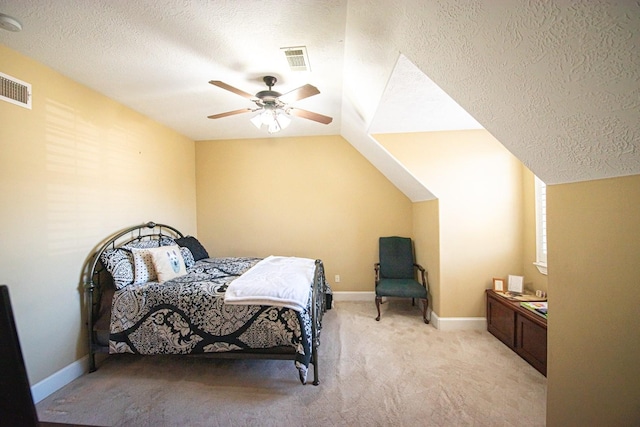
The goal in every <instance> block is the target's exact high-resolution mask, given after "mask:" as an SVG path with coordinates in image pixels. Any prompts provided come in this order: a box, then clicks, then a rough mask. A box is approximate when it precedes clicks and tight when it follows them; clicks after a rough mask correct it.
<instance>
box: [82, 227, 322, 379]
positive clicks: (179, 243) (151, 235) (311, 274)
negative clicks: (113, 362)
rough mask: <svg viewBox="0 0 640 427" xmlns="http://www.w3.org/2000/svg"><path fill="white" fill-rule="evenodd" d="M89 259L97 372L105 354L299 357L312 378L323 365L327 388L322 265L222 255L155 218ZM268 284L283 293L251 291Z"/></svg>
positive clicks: (92, 363)
mask: <svg viewBox="0 0 640 427" xmlns="http://www.w3.org/2000/svg"><path fill="white" fill-rule="evenodd" d="M87 265H88V271H87V280H86V283H85V290H86V298H87V299H86V308H87V328H88V335H89V371H90V372H93V371H95V370H96V369H97V367H96V358H95V355H96V353H108V354H118V353H133V354H141V355H153V354H182V355H185V354H190V355H193V354H202V355H207V356H208V357H221V358H247V357H250V358H265V359H289V360H293V361H294V364H295V367H296V368H297V370H298V374H299V378H300V381H301V382H302V383H303V384H306V382H307V374H308V370H309V366H310V365H313V384H314V385H318V384H319V377H318V346H319V345H320V332H321V329H322V318H323V314H324V313H325V311H326V310H327V309H328V308H330V304H331V298H330V295H331V289H330V287H329V285H328V284H327V282H326V279H325V275H324V266H323V264H322V261H320V260H309V259H305V258H295V257H267V258H264V259H262V258H252V257H226V258H212V257H209V254H208V253H207V251H206V249H205V248H204V247H203V246H202V245H201V244H200V242H198V240H197V239H196V238H194V237H192V236H185V235H183V234H182V233H181V232H180V231H178V230H177V229H176V228H174V227H172V226H169V225H165V224H156V223H154V222H148V223H146V224H142V225H138V226H134V227H130V228H127V229H125V230H121V231H119V232H116V233H114V234H113V235H112V236H110V237H108V238H107V239H105V241H104V242H103V243H102V244H100V245H98V249H97V250H96V251H95V252H94V253H93V255H92V256H91V257H90V260H89V262H88V264H87ZM265 275H266V276H265ZM265 277H266V279H265ZM261 278H263V279H264V280H263V282H260V279H261ZM276 279H278V280H283V281H284V282H286V283H281V282H276V281H275V280H276ZM265 283H268V284H269V286H271V287H273V286H275V287H277V290H276V291H277V292H280V294H278V295H276V297H275V298H274V297H268V298H267V299H261V298H262V297H261V296H260V295H254V294H252V293H251V292H249V289H251V286H252V285H254V287H257V288H258V289H263V288H264V287H265ZM276 283H277V284H276ZM261 286H262V288H261ZM282 289H285V290H286V292H285V291H283V290H282ZM294 290H295V291H294ZM282 292H284V294H283V293H282Z"/></svg>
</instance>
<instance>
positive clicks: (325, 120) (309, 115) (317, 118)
mask: <svg viewBox="0 0 640 427" xmlns="http://www.w3.org/2000/svg"><path fill="white" fill-rule="evenodd" d="M289 114H293V115H294V116H298V117H302V118H305V119H309V120H313V121H314V122H318V123H322V124H325V125H328V124H329V123H331V122H332V121H333V118H332V117H329V116H323V115H322V114H318V113H314V112H311V111H307V110H301V109H300V108H291V109H289Z"/></svg>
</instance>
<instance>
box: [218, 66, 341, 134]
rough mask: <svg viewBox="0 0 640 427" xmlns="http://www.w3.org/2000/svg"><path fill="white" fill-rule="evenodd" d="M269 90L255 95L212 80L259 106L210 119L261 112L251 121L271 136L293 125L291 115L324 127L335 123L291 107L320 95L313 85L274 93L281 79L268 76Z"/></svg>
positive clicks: (266, 78)
mask: <svg viewBox="0 0 640 427" xmlns="http://www.w3.org/2000/svg"><path fill="white" fill-rule="evenodd" d="M262 80H263V81H264V83H265V84H266V85H267V87H268V88H269V90H263V91H260V92H258V93H256V94H255V95H251V94H250V93H247V92H245V91H243V90H240V89H238V88H235V87H233V86H231V85H228V84H226V83H224V82H221V81H220V80H211V81H210V82H209V83H211V84H212V85H214V86H218V87H220V88H222V89H225V90H228V91H229V92H233V93H235V94H237V95H240V96H242V97H243V98H247V99H249V100H250V101H252V102H254V103H255V104H256V107H255V108H241V109H239V110H233V111H227V112H226V113H220V114H213V115H211V116H208V117H209V118H210V119H220V118H222V117H227V116H233V115H236V114H242V113H248V112H258V111H259V112H260V114H258V115H256V116H255V117H253V118H252V119H251V122H252V123H253V124H254V125H255V126H256V127H257V128H258V129H260V128H261V127H262V126H263V125H264V126H267V127H268V130H269V133H274V132H278V131H280V130H282V129H284V128H285V127H287V126H288V125H289V123H290V122H291V119H290V118H289V115H294V116H298V117H302V118H304V119H309V120H313V121H315V122H318V123H322V124H325V125H327V124H329V123H331V122H332V121H333V118H331V117H329V116H324V115H322V114H318V113H314V112H311V111H307V110H303V109H300V108H295V107H291V106H290V105H289V103H290V102H294V101H299V100H301V99H305V98H309V97H310V96H313V95H317V94H319V93H320V91H319V90H318V88H316V87H315V86H312V85H310V84H306V85H304V86H300V87H299V88H297V89H294V90H292V91H290V92H287V93H285V94H281V93H280V92H276V91H275V90H271V88H272V87H273V86H274V85H275V84H276V82H277V81H278V79H276V78H275V77H273V76H265V77H264V78H263V79H262Z"/></svg>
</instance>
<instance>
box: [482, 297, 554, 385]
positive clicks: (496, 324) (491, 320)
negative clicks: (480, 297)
mask: <svg viewBox="0 0 640 427" xmlns="http://www.w3.org/2000/svg"><path fill="white" fill-rule="evenodd" d="M487 330H488V331H489V332H491V333H492V334H493V335H495V336H496V337H497V338H498V339H499V340H500V341H502V342H503V343H505V344H506V345H507V347H509V348H510V349H512V350H513V351H515V352H516V353H518V354H519V355H520V357H522V358H523V359H524V360H526V361H527V362H529V364H531V366H533V367H534V368H536V369H537V370H538V371H540V373H542V374H543V375H544V376H546V375H547V319H545V318H544V317H542V316H539V315H537V314H535V313H533V312H531V311H529V310H527V309H526V308H523V307H521V306H520V301H512V300H510V299H507V298H505V297H504V296H502V295H500V294H498V293H496V292H495V291H494V290H493V289H487Z"/></svg>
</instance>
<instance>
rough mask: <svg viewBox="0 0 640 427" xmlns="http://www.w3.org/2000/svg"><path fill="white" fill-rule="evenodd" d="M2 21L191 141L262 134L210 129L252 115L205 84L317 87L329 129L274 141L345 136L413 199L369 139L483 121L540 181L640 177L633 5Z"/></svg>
mask: <svg viewBox="0 0 640 427" xmlns="http://www.w3.org/2000/svg"><path fill="white" fill-rule="evenodd" d="M0 12H1V13H5V14H8V15H12V16H14V17H16V18H18V19H19V20H20V21H21V22H22V24H23V27H24V29H23V31H22V32H20V33H10V32H6V31H0V43H3V44H5V45H6V46H8V47H10V48H12V49H15V50H17V51H19V52H21V53H23V54H25V55H27V56H29V57H31V58H34V59H36V60H38V61H40V62H42V63H44V64H47V65H49V66H50V67H52V68H53V69H55V70H57V71H59V72H60V73H62V74H64V75H66V76H68V77H70V78H72V79H74V80H76V81H78V82H80V83H83V84H85V85H87V86H89V87H91V88H93V89H95V90H97V91H99V92H101V93H103V94H105V95H107V96H109V97H111V98H113V99H115V100H117V101H119V102H121V103H123V104H125V105H127V106H129V107H131V108H133V109H135V110H137V111H140V112H141V113H143V114H145V115H147V116H149V117H151V118H153V119H155V120H157V121H158V122H161V123H164V124H166V125H168V126H169V127H171V128H173V129H176V130H177V131H178V132H180V133H182V134H184V135H186V136H188V137H190V138H192V139H194V140H203V139H219V138H225V139H226V138H261V137H266V136H267V135H266V134H264V133H263V132H260V131H258V130H257V129H255V128H253V127H252V126H251V125H250V124H249V123H248V118H249V117H250V116H249V117H248V115H240V116H234V117H227V118H224V119H219V120H209V119H206V116H207V115H210V114H214V113H220V112H224V111H228V110H235V109H239V108H245V107H251V106H252V105H253V104H251V103H249V101H247V100H246V99H244V98H241V97H239V96H237V95H234V94H232V93H230V92H227V91H224V90H222V89H220V88H217V87H214V86H211V85H209V84H208V83H207V82H208V81H209V80H212V79H215V80H222V81H224V82H226V83H228V84H231V85H233V86H236V87H238V88H240V89H242V90H244V91H247V92H250V93H255V92H257V91H259V90H262V89H264V88H265V87H264V85H263V83H262V81H261V78H262V76H264V75H265V74H272V75H275V76H276V77H278V78H279V82H278V84H277V85H276V87H275V88H274V89H276V90H278V91H280V92H283V93H284V92H287V91H288V90H291V89H293V88H296V87H299V86H301V85H303V84H305V83H311V84H313V85H315V86H317V87H318V88H319V89H320V91H321V93H320V94H319V95H316V96H314V97H311V98H307V99H305V100H301V101H298V102H297V103H295V104H294V105H295V106H297V107H300V108H303V109H307V110H311V111H315V112H318V113H321V114H325V115H329V116H332V117H333V118H334V121H333V123H331V124H330V125H321V124H318V123H315V122H312V121H308V120H302V119H298V118H295V120H294V122H293V123H292V124H291V126H290V127H289V128H287V129H286V130H285V131H283V132H282V133H280V134H278V135H279V136H298V135H323V134H341V135H343V136H344V137H345V138H346V139H347V140H348V141H349V142H350V143H352V144H353V145H354V147H356V148H357V149H358V150H360V152H362V153H363V155H365V156H366V157H367V158H368V159H369V160H370V161H371V162H372V163H373V164H374V165H375V166H376V167H378V168H379V169H380V170H381V171H382V172H383V173H384V174H385V175H386V176H388V177H389V179H391V180H392V181H393V182H394V183H395V184H396V185H397V186H398V187H399V188H400V189H401V190H402V191H404V192H405V194H407V195H408V196H409V197H410V198H411V199H412V200H424V199H428V198H430V197H432V196H431V195H430V193H429V191H428V190H427V189H426V188H425V186H424V185H423V183H420V182H418V181H417V180H415V178H413V177H412V176H411V174H410V173H409V172H408V171H406V170H405V169H404V168H402V166H401V165H398V164H397V163H396V162H395V160H394V159H393V158H391V157H390V156H389V155H388V153H386V152H385V151H384V150H383V149H382V148H381V147H379V146H378V145H377V144H376V143H375V141H374V140H373V139H372V138H370V137H369V136H368V134H369V132H373V131H375V132H376V133H384V132H404V131H411V132H415V131H428V130H436V129H446V128H452V129H458V128H473V127H477V126H480V125H481V126H482V127H484V128H486V129H487V130H488V131H489V132H491V133H492V134H493V135H494V136H495V137H496V138H497V139H498V140H499V141H500V142H501V143H502V144H503V145H505V147H507V149H509V150H510V151H511V152H512V153H513V154H514V155H516V156H517V157H518V158H519V159H520V160H522V161H523V162H524V163H525V165H527V166H528V167H529V168H530V169H531V170H532V171H533V172H534V173H536V174H537V175H538V176H540V177H541V178H542V179H543V180H544V181H545V182H547V183H549V184H555V183H563V182H573V181H582V180H590V179H598V178H606V177H613V176H622V175H631V174H639V173H640V74H639V73H640V2H637V1H624V0H620V1H605V0H599V1H593V2H578V1H576V2H570V1H563V0H562V1H561V0H557V1H555V2H554V1H549V2H540V1H538V0H529V1H521V2H512V1H499V0H496V1H491V2H486V1H480V0H477V1H468V2H460V1H458V0H432V1H428V2H425V1H423V0H397V1H396V2H394V6H393V7H389V3H388V1H387V0H348V1H347V0H330V1H326V0H325V1H316V0H298V1H286V2H282V1H275V0H264V1H250V0H242V1H235V2H229V1H177V0H164V1H157V0H138V1H135V2H129V1H124V0H115V1H109V2H105V1H99V0H84V1H71V0H57V1H55V2H53V1H49V2H44V1H39V0H3V1H2V2H0ZM298 45H305V46H307V49H308V52H309V59H310V65H311V72H292V71H290V70H289V69H288V67H287V64H286V61H285V59H284V56H283V54H282V52H281V51H280V48H281V47H287V46H298ZM1 64H2V59H1V58H0V71H2V70H1ZM16 77H18V78H20V76H16ZM447 94H448V95H449V96H450V97H451V98H453V99H455V102H452V101H451V100H450V99H448V97H447V96H446V95H447ZM458 105H459V106H461V107H462V108H458ZM465 110H466V111H467V112H469V113H470V115H471V116H469V115H468V114H466V113H465ZM458 113H460V114H458ZM452 117H456V119H454V120H452ZM474 119H475V120H474ZM476 120H477V122H476ZM426 184H427V185H428V183H426Z"/></svg>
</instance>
